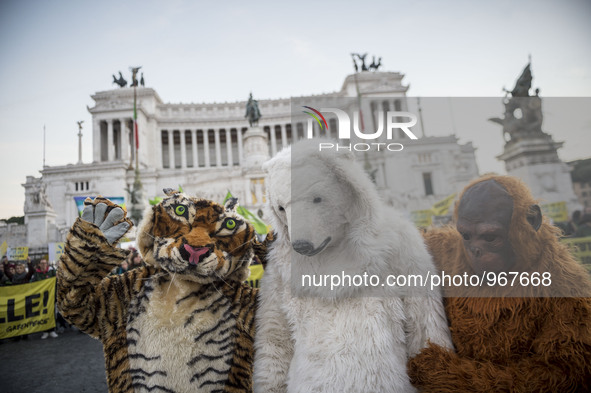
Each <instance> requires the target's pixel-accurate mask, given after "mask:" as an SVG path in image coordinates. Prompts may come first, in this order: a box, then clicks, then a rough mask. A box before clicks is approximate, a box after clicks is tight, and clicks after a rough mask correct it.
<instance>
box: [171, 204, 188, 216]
mask: <svg viewBox="0 0 591 393" xmlns="http://www.w3.org/2000/svg"><path fill="white" fill-rule="evenodd" d="M186 210H187V209H186V208H185V207H184V206H183V205H178V206H177V207H176V208H175V209H174V212H175V213H176V215H177V216H182V215H183V214H185V211H186Z"/></svg>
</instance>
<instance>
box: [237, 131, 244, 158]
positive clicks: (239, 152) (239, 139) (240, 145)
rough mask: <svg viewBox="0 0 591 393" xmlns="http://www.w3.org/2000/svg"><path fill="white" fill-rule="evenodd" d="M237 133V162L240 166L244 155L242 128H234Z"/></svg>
mask: <svg viewBox="0 0 591 393" xmlns="http://www.w3.org/2000/svg"><path fill="white" fill-rule="evenodd" d="M236 131H237V132H238V135H237V139H238V162H239V163H240V165H242V163H243V162H244V153H243V152H242V128H239V127H238V128H236Z"/></svg>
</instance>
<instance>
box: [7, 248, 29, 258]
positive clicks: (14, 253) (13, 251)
mask: <svg viewBox="0 0 591 393" xmlns="http://www.w3.org/2000/svg"><path fill="white" fill-rule="evenodd" d="M7 255H8V260H10V261H26V260H27V257H28V256H29V247H10V248H8V254H7Z"/></svg>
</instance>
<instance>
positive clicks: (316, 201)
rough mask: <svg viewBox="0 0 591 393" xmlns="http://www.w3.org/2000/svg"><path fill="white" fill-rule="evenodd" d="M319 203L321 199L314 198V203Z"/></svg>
mask: <svg viewBox="0 0 591 393" xmlns="http://www.w3.org/2000/svg"><path fill="white" fill-rule="evenodd" d="M320 202H322V198H320V197H316V198H314V203H320Z"/></svg>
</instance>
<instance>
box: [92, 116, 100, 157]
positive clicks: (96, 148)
mask: <svg viewBox="0 0 591 393" xmlns="http://www.w3.org/2000/svg"><path fill="white" fill-rule="evenodd" d="M92 160H93V161H95V162H100V161H101V122H100V121H99V120H98V119H93V122H92Z"/></svg>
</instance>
